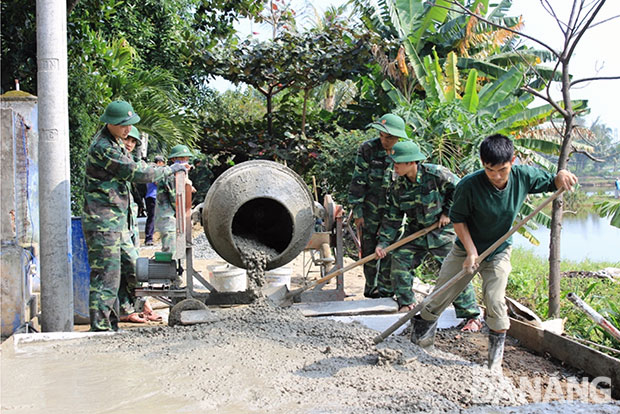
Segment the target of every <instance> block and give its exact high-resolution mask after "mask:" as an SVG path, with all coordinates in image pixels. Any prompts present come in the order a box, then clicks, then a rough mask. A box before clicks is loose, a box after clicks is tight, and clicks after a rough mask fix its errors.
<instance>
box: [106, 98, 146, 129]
mask: <svg viewBox="0 0 620 414" xmlns="http://www.w3.org/2000/svg"><path fill="white" fill-rule="evenodd" d="M99 120H100V121H101V122H105V123H106V124H111V125H123V126H124V125H133V124H137V123H138V122H140V116H139V115H138V114H137V113H135V112H134V110H133V107H132V106H131V104H130V103H129V102H125V101H114V102H110V103H109V104H108V106H106V108H105V112H104V113H103V115H101V117H100V118H99Z"/></svg>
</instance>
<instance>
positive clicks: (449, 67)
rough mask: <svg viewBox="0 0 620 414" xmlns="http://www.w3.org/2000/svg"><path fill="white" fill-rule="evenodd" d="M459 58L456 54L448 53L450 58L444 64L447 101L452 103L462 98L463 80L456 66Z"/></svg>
mask: <svg viewBox="0 0 620 414" xmlns="http://www.w3.org/2000/svg"><path fill="white" fill-rule="evenodd" d="M457 60H458V58H457V56H456V53H454V52H450V53H448V58H447V59H446V62H445V64H444V67H445V70H446V91H445V94H446V100H447V101H448V102H451V101H453V100H455V99H457V98H460V95H459V89H460V87H461V80H460V75H459V69H458V68H457V66H456V62H457Z"/></svg>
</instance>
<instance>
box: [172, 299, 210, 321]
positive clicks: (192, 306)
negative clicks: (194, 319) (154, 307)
mask: <svg viewBox="0 0 620 414" xmlns="http://www.w3.org/2000/svg"><path fill="white" fill-rule="evenodd" d="M206 309H207V305H205V304H204V303H203V302H201V301H199V300H198V299H183V300H182V301H180V302H179V303H177V304H176V305H174V306H173V307H172V309H170V315H169V316H168V326H174V325H179V324H180V323H181V312H183V311H187V310H206Z"/></svg>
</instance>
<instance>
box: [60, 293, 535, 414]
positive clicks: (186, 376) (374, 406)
mask: <svg viewBox="0 0 620 414" xmlns="http://www.w3.org/2000/svg"><path fill="white" fill-rule="evenodd" d="M217 312H219V313H220V314H221V319H220V320H219V321H217V322H214V323H210V324H203V325H194V326H177V327H173V328H170V327H158V328H154V329H147V328H141V329H138V330H132V331H130V332H127V333H124V334H122V335H117V336H113V337H109V338H96V339H90V340H84V341H81V343H80V344H79V346H77V347H76V349H69V350H67V349H66V348H63V352H85V353H87V354H92V353H102V354H103V353H106V354H107V353H111V354H112V355H110V357H111V358H113V357H114V353H117V352H118V353H123V354H126V355H130V356H131V357H132V358H136V359H139V360H142V359H144V360H147V361H148V362H149V364H152V365H153V366H154V367H157V366H159V367H165V369H164V370H163V371H162V372H163V373H162V375H161V376H160V377H159V378H158V381H160V382H162V381H163V383H164V384H163V385H164V388H165V389H166V390H167V392H169V393H170V395H174V396H175V397H179V396H182V397H184V398H187V399H190V400H192V401H199V402H200V406H201V408H204V409H205V410H207V409H209V410H218V411H225V410H227V409H234V410H235V411H236V412H248V411H254V410H256V411H259V412H269V413H287V414H289V413H323V412H324V413H359V412H373V413H394V412H397V413H398V412H402V413H409V412H459V411H460V410H461V409H463V408H465V407H471V406H478V405H487V404H493V405H498V406H511V405H520V404H523V403H524V402H525V399H524V397H523V395H522V394H520V393H519V392H517V391H515V390H514V389H513V386H512V383H511V382H509V381H507V380H505V379H504V378H503V377H501V376H498V375H496V374H491V373H490V372H489V371H488V370H487V369H486V368H483V367H481V366H479V365H475V364H472V363H469V362H467V361H465V360H463V359H460V358H459V357H456V356H454V355H451V354H447V353H443V352H440V351H434V352H432V353H431V354H427V353H425V352H424V351H422V350H421V349H420V348H418V347H416V346H413V345H412V344H411V342H410V341H409V340H408V338H406V337H394V336H392V337H390V338H388V339H387V340H386V341H385V342H383V343H381V344H379V345H374V344H373V342H372V338H373V337H374V336H375V335H376V332H375V331H372V330H370V329H367V328H365V327H363V326H361V325H359V324H357V323H353V324H343V323H341V322H336V321H332V320H326V319H311V318H305V317H303V316H302V315H301V314H300V313H299V312H297V311H295V310H292V309H281V308H275V307H272V306H270V305H268V304H267V303H265V302H259V303H257V304H254V305H251V306H248V307H244V308H233V309H221V310H217ZM162 369H163V368H162ZM226 412H229V411H226ZM230 412H233V411H230Z"/></svg>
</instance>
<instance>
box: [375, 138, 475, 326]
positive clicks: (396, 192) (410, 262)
mask: <svg viewBox="0 0 620 414" xmlns="http://www.w3.org/2000/svg"><path fill="white" fill-rule="evenodd" d="M391 158H392V160H393V161H394V169H395V171H396V174H398V175H399V178H398V179H397V180H396V183H395V185H394V188H393V189H392V191H391V193H390V196H389V199H388V206H387V212H386V215H385V217H384V220H383V223H382V225H381V228H380V231H379V243H378V245H377V248H376V250H375V253H377V256H379V257H383V256H385V251H384V250H383V249H384V248H385V247H387V246H388V245H390V244H391V243H393V242H394V241H396V238H397V235H398V230H399V228H400V226H401V223H402V222H403V217H404V216H405V215H406V216H407V222H406V228H405V234H406V235H408V234H413V233H415V232H417V231H419V230H422V229H424V228H425V227H428V226H430V225H432V224H433V223H435V222H437V221H438V222H439V228H438V229H435V230H433V231H431V232H430V233H427V234H426V235H425V236H423V237H420V238H417V239H415V240H412V241H411V242H409V243H407V244H406V245H404V246H402V247H400V248H399V249H398V250H396V251H394V252H393V253H392V269H391V277H392V280H391V282H392V283H391V286H387V287H385V286H379V291H380V292H381V291H383V290H385V291H386V292H394V293H395V296H396V300H397V301H398V305H399V310H400V311H401V312H406V311H409V310H411V309H412V308H413V306H414V303H415V298H414V295H413V292H412V290H411V287H412V283H413V277H414V271H415V269H416V268H417V267H418V266H420V265H421V264H422V261H423V260H424V258H425V257H426V256H427V255H429V256H430V257H432V258H433V259H434V260H436V261H437V262H438V263H439V264H440V265H441V263H442V262H443V259H444V258H445V257H446V256H447V254H448V253H449V252H450V249H451V248H452V243H453V242H454V239H455V238H456V234H455V232H454V228H453V227H452V225H451V224H450V219H449V218H448V214H449V211H450V207H451V205H452V196H453V194H454V189H455V187H456V184H457V183H458V181H459V179H458V177H457V176H456V175H454V174H453V173H452V172H450V170H448V169H447V168H445V167H441V166H439V165H434V164H422V163H420V162H421V161H422V160H424V159H425V158H426V157H425V156H424V154H423V153H422V152H421V151H420V148H419V147H418V145H417V144H415V143H414V142H413V141H404V142H399V143H397V144H396V145H395V146H394V153H393V154H392V156H391ZM453 305H454V308H455V310H456V316H457V317H459V318H464V319H467V320H468V323H466V326H467V330H478V329H479V328H480V325H479V322H478V316H479V315H480V309H479V308H478V305H477V304H476V294H475V292H474V288H473V286H472V285H471V283H469V284H468V285H467V287H466V288H465V290H464V291H463V292H461V294H460V295H459V296H458V297H457V298H456V299H455V300H454V302H453ZM469 320H471V322H470V321H469Z"/></svg>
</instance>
